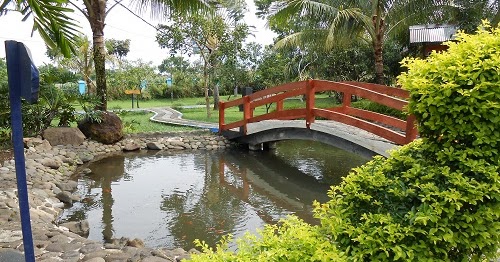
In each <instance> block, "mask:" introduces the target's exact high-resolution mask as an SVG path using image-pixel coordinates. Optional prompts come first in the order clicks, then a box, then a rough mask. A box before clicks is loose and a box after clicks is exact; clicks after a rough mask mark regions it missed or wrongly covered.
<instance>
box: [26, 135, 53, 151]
mask: <svg viewBox="0 0 500 262" xmlns="http://www.w3.org/2000/svg"><path fill="white" fill-rule="evenodd" d="M23 142H24V147H26V148H30V147H34V148H36V149H38V150H50V149H52V146H51V144H50V143H49V141H47V140H42V139H41V138H38V137H26V138H23Z"/></svg>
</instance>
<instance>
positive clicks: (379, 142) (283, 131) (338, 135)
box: [223, 120, 398, 157]
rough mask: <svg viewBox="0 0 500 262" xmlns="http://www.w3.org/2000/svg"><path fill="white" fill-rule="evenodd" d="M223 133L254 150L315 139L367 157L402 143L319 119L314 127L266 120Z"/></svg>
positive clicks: (384, 152) (299, 122)
mask: <svg viewBox="0 0 500 262" xmlns="http://www.w3.org/2000/svg"><path fill="white" fill-rule="evenodd" d="M223 134H224V136H226V137H227V138H229V139H231V140H233V141H236V142H238V143H241V144H248V146H249V148H250V149H251V150H259V149H265V148H272V147H273V143H274V142H277V141H282V140H312V141H318V142H321V143H325V144H328V145H331V146H334V147H337V148H340V149H343V150H346V151H350V152H353V153H355V154H358V155H362V156H366V157H372V156H374V155H382V156H385V157H388V156H389V152H388V151H390V150H392V149H395V148H397V147H398V146H397V145H396V144H394V143H393V142H391V141H388V140H387V139H384V138H382V137H379V136H377V135H374V134H372V133H370V132H367V131H365V130H363V129H360V128H357V127H353V126H350V125H346V124H342V123H339V122H335V121H327V120H316V121H315V122H314V123H312V124H311V127H310V129H307V128H306V127H305V123H304V121H303V120H288V121H283V120H266V121H261V122H257V123H251V124H248V125H247V135H243V134H242V133H241V132H239V130H229V131H224V132H223Z"/></svg>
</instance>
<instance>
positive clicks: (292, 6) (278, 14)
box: [269, 0, 339, 24]
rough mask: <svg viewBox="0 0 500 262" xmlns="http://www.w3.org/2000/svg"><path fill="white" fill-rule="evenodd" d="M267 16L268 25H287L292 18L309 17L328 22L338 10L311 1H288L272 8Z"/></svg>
mask: <svg viewBox="0 0 500 262" xmlns="http://www.w3.org/2000/svg"><path fill="white" fill-rule="evenodd" d="M273 9H274V10H273V11H272V14H271V15H270V16H269V23H271V24H273V23H275V24H280V23H287V21H288V19H290V18H291V17H293V16H301V17H305V16H310V17H316V18H317V19H321V20H329V19H331V18H332V16H335V15H336V14H337V13H338V11H339V10H338V9H337V8H336V7H334V6H332V5H329V4H325V3H322V2H318V1H312V0H288V1H286V2H285V3H283V4H281V5H276V6H274V7H273Z"/></svg>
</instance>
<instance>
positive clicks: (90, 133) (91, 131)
mask: <svg viewBox="0 0 500 262" xmlns="http://www.w3.org/2000/svg"><path fill="white" fill-rule="evenodd" d="M78 128H79V129H80V130H81V131H82V133H83V134H84V135H85V136H87V137H90V138H92V139H94V140H96V141H98V142H101V143H103V144H113V143H116V142H118V141H120V140H121V139H122V138H123V131H122V129H123V124H122V121H121V119H120V117H118V116H117V115H116V114H115V113H112V112H103V113H102V115H101V122H100V123H97V122H92V121H91V120H90V119H89V118H85V119H84V120H82V121H81V122H80V123H78ZM82 161H83V159H82Z"/></svg>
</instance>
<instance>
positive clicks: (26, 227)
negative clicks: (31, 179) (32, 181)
mask: <svg viewBox="0 0 500 262" xmlns="http://www.w3.org/2000/svg"><path fill="white" fill-rule="evenodd" d="M10 47H11V46H8V45H6V49H7V50H6V53H10V54H12V53H18V52H17V50H12V49H11V50H8V49H10ZM14 49H16V48H14ZM9 51H10V52H9ZM7 62H8V63H12V64H9V65H8V68H18V67H19V64H20V63H19V59H7ZM11 65H12V66H11ZM8 76H9V100H10V115H11V116H10V119H11V121H12V142H13V144H14V160H15V163H16V164H15V167H16V178H17V194H18V197H19V210H20V212H21V227H22V231H23V244H24V258H25V260H26V262H35V252H34V249H33V236H32V233H31V221H30V205H29V202H28V186H27V184H26V165H25V159H24V143H23V123H22V119H23V117H22V113H21V80H20V75H19V73H18V72H16V71H13V70H8Z"/></svg>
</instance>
